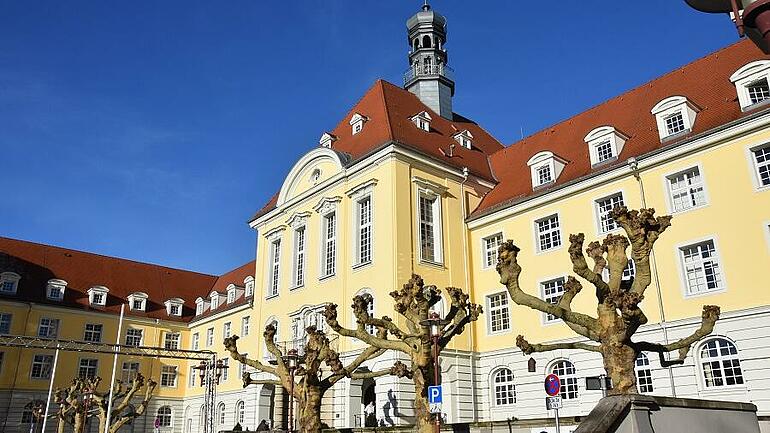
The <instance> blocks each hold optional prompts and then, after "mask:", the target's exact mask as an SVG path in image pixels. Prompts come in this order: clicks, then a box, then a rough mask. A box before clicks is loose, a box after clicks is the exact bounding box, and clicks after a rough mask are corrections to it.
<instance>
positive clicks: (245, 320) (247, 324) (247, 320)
mask: <svg viewBox="0 0 770 433" xmlns="http://www.w3.org/2000/svg"><path fill="white" fill-rule="evenodd" d="M249 332H251V316H243V317H241V337H245V336H247V335H249Z"/></svg>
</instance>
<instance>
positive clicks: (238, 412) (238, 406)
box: [235, 364, 246, 425]
mask: <svg viewBox="0 0 770 433" xmlns="http://www.w3.org/2000/svg"><path fill="white" fill-rule="evenodd" d="M241 365H243V364H241ZM245 422H246V403H245V402H244V401H243V400H238V402H237V403H235V423H236V424H240V425H243V424H244V423H245Z"/></svg>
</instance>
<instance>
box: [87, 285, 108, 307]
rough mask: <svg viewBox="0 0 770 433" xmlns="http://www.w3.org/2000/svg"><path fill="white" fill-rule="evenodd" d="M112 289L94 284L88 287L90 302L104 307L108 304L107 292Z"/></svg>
mask: <svg viewBox="0 0 770 433" xmlns="http://www.w3.org/2000/svg"><path fill="white" fill-rule="evenodd" d="M109 291H110V290H109V289H108V288H106V287H104V286H93V287H91V288H90V289H88V302H89V303H90V304H91V305H96V306H100V307H103V306H105V305H107V293H108V292H109Z"/></svg>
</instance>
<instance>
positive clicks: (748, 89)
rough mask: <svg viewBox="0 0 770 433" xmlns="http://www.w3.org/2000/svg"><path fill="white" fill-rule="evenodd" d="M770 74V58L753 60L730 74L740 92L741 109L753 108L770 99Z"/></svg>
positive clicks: (737, 90)
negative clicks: (769, 80)
mask: <svg viewBox="0 0 770 433" xmlns="http://www.w3.org/2000/svg"><path fill="white" fill-rule="evenodd" d="M769 76H770V60H759V61H756V62H751V63H749V64H747V65H745V66H743V67H742V68H740V69H738V70H737V71H735V73H734V74H733V75H731V76H730V81H732V82H733V84H735V90H736V92H737V93H738V102H739V103H740V105H741V110H743V111H747V110H753V109H754V108H756V107H758V106H760V105H761V104H764V103H766V102H767V101H768V100H770V86H769V85H768V77H769Z"/></svg>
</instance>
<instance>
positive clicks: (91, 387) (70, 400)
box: [54, 374, 158, 433]
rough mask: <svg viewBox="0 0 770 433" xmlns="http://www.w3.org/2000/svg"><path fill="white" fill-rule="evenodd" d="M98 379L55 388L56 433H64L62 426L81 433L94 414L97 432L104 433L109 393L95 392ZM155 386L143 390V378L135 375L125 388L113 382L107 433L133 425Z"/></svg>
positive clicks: (124, 385) (84, 380) (79, 379)
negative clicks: (135, 403) (136, 402)
mask: <svg viewBox="0 0 770 433" xmlns="http://www.w3.org/2000/svg"><path fill="white" fill-rule="evenodd" d="M101 381H102V379H101V378H99V377H78V378H75V379H73V380H72V383H71V384H70V386H68V387H66V388H57V389H56V392H55V394H54V395H55V398H54V402H55V403H56V404H58V405H59V410H58V412H57V413H56V414H55V417H56V418H58V419H59V427H58V430H57V431H58V432H59V433H64V430H65V426H66V425H70V426H72V428H73V431H76V432H79V431H83V430H82V429H83V426H84V425H85V422H86V420H87V419H88V417H89V416H91V415H93V414H94V413H95V414H96V417H97V418H98V420H99V432H103V431H104V427H105V425H106V424H107V406H108V404H109V402H110V392H109V390H107V391H106V392H103V393H102V392H98V391H97V388H98V387H99V384H100V383H101ZM157 385H158V384H157V383H156V382H155V381H153V380H150V381H149V382H148V383H147V386H146V387H145V383H144V376H142V375H141V374H137V375H136V377H134V378H133V379H132V380H131V382H130V383H129V384H128V385H126V384H124V383H123V382H122V381H120V380H117V381H115V385H114V387H113V395H112V416H111V417H110V428H109V430H108V431H109V432H110V433H116V432H117V431H118V430H120V428H121V427H123V426H124V425H126V424H130V423H131V422H133V420H134V419H135V418H138V417H140V416H142V415H143V414H144V412H145V411H146V410H147V405H148V404H149V403H150V399H151V398H152V393H153V391H154V390H155V387H156V386H157ZM142 388H145V391H144V398H143V399H142V401H141V402H140V403H139V405H138V406H136V407H135V408H132V406H131V402H132V400H133V399H134V398H135V397H136V396H137V394H138V393H139V392H140V391H141V390H142Z"/></svg>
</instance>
